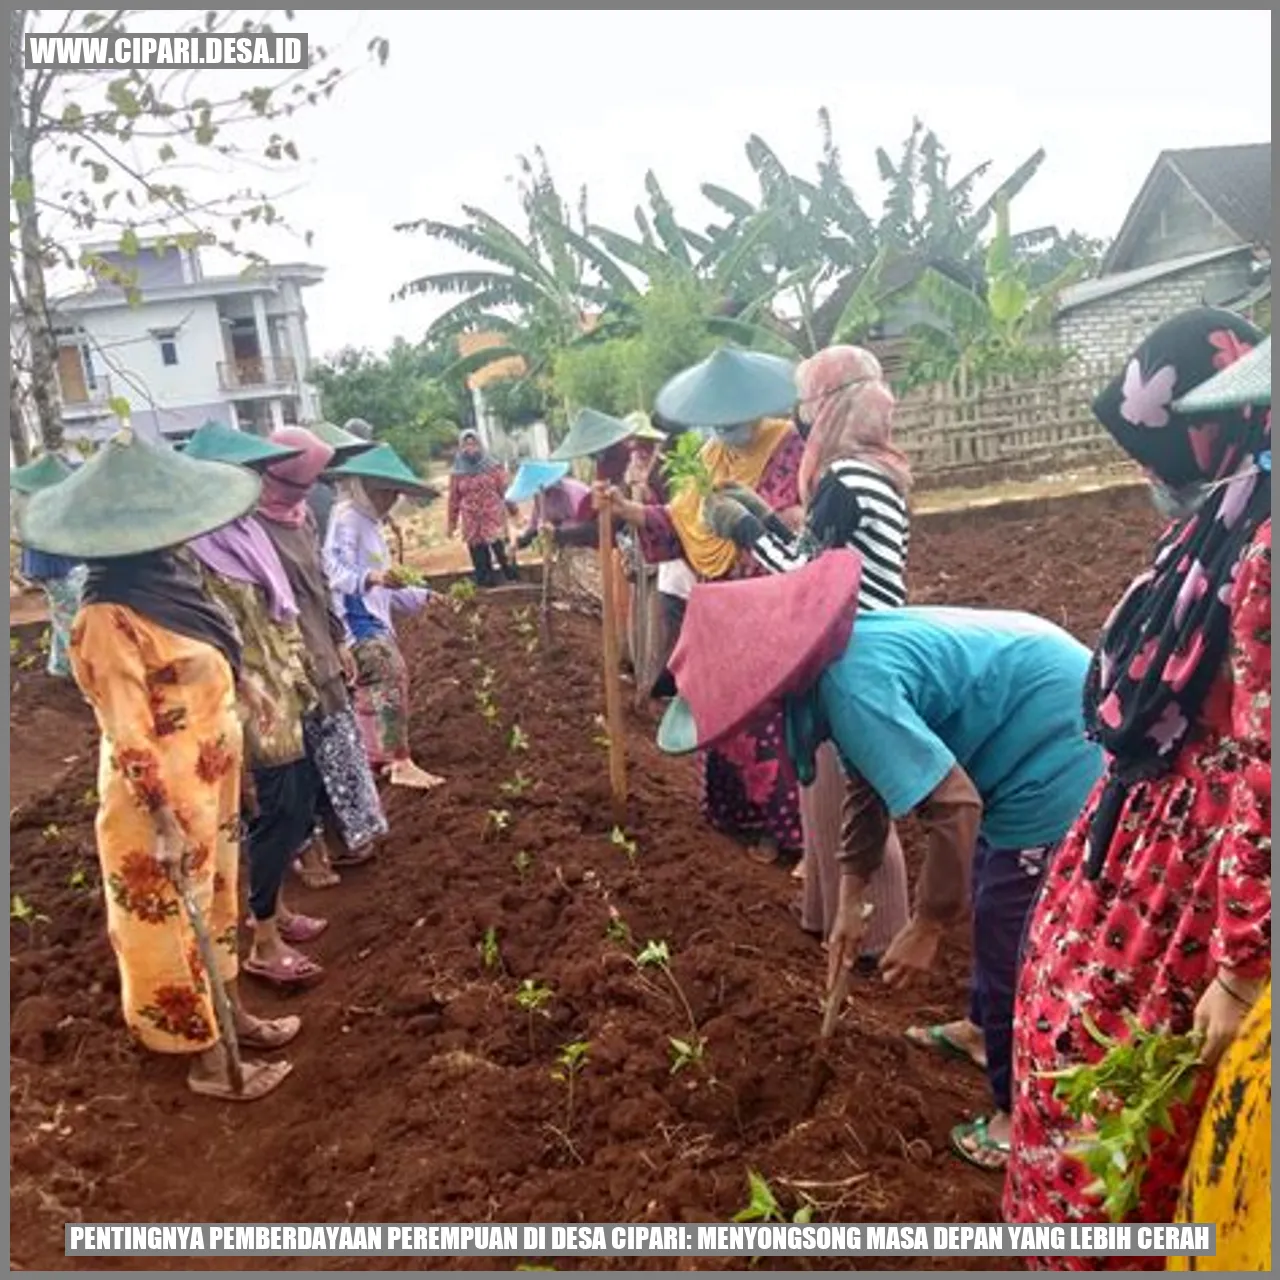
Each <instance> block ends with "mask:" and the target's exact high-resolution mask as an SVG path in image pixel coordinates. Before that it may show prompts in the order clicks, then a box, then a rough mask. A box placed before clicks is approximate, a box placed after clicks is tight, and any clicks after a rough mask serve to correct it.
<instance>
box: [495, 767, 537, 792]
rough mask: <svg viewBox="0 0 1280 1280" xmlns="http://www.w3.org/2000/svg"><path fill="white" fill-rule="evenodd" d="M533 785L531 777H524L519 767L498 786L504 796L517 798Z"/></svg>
mask: <svg viewBox="0 0 1280 1280" xmlns="http://www.w3.org/2000/svg"><path fill="white" fill-rule="evenodd" d="M532 786H533V779H532V778H526V777H525V776H524V774H523V773H521V772H520V770H519V769H517V770H516V772H515V774H514V776H513V777H510V778H508V779H507V781H506V782H504V783H502V785H501V786H500V787H499V788H498V789H499V790H500V791H501V792H502V794H503V795H504V796H506V797H507V798H508V799H511V800H519V799H520V797H521V796H522V795H524V793H525V792H526V791H528V790H529V788H530V787H532Z"/></svg>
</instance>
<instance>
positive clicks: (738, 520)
mask: <svg viewBox="0 0 1280 1280" xmlns="http://www.w3.org/2000/svg"><path fill="white" fill-rule="evenodd" d="M702 518H703V520H704V521H705V522H706V525H707V528H708V529H710V530H711V532H712V533H714V534H715V535H716V537H718V538H728V539H729V540H730V541H731V542H732V543H733V544H734V545H735V546H738V547H742V548H743V549H745V550H750V549H751V548H752V547H753V546H754V545H755V544H756V542H757V541H759V539H760V538H761V537H762V536H763V534H764V525H763V524H762V523H761V522H760V520H759V519H758V518H757V517H756V516H754V515H752V513H751V512H750V511H748V510H747V508H746V507H744V506H743V505H742V503H740V502H739V501H738V500H737V499H736V498H730V497H728V496H727V495H726V494H723V493H713V494H711V495H710V496H709V497H707V498H704V499H703V500H702Z"/></svg>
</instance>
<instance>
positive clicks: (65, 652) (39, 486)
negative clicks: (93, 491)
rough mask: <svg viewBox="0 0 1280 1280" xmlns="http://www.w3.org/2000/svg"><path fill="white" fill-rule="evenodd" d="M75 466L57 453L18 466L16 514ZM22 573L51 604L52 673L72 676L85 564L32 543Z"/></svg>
mask: <svg viewBox="0 0 1280 1280" xmlns="http://www.w3.org/2000/svg"><path fill="white" fill-rule="evenodd" d="M73 470H74V468H73V466H72V465H71V464H70V463H69V462H66V461H65V460H64V459H63V458H62V457H60V456H59V455H58V454H56V453H46V454H45V455H44V456H43V457H40V458H37V459H36V460H35V461H34V462H29V463H28V464H27V465H26V466H25V467H18V468H16V469H15V470H13V471H11V472H10V473H9V489H10V491H11V492H12V493H13V495H14V498H15V499H16V501H15V502H14V504H13V505H14V512H15V514H16V513H17V511H18V510H19V509H20V508H21V506H22V504H23V503H25V502H26V500H27V499H28V498H30V497H31V495H32V494H34V493H39V492H40V491H41V490H43V489H48V488H51V487H52V486H53V485H56V484H60V483H61V482H62V481H63V480H65V479H66V478H67V477H68V476H69V475H70V474H71V473H72V471H73ZM21 568H22V576H23V578H24V579H26V581H28V582H30V583H34V584H35V585H36V586H38V587H39V588H40V589H41V591H43V592H44V598H45V602H46V603H47V604H48V606H49V633H50V634H49V664H48V671H49V674H50V675H51V676H55V677H57V678H58V679H60V680H66V679H69V678H70V676H71V651H70V641H71V624H72V622H74V621H75V616H76V613H77V611H78V610H79V608H80V593H81V591H82V590H83V588H84V580H85V574H86V573H87V570H86V569H85V566H84V565H83V564H81V563H80V562H79V561H78V560H71V559H68V558H67V557H66V556H52V555H46V554H45V553H44V552H43V551H36V550H34V549H33V548H31V547H26V546H24V547H23V548H22V562H21Z"/></svg>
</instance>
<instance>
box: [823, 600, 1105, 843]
mask: <svg viewBox="0 0 1280 1280" xmlns="http://www.w3.org/2000/svg"><path fill="white" fill-rule="evenodd" d="M1088 665H1089V651H1088V650H1087V649H1085V648H1084V646H1083V645H1081V644H1079V643H1078V642H1077V641H1076V640H1074V639H1072V637H1071V636H1069V635H1067V633H1066V632H1065V631H1062V630H1060V629H1059V628H1058V627H1055V626H1054V625H1053V624H1052V623H1049V622H1045V621H1044V620H1043V619H1042V618H1036V617H1033V616H1031V615H1030V614H1025V613H1003V612H996V611H994V610H985V609H946V608H936V609H935V608H910V607H909V608H905V609H885V610H883V611H878V612H873V613H860V614H859V615H858V620H857V623H856V624H855V626H854V629H853V635H852V637H851V638H850V641H849V645H848V647H847V648H846V649H845V652H844V654H843V656H841V657H840V658H838V659H837V660H836V661H835V662H834V663H833V664H832V665H831V666H829V667H828V668H827V669H826V671H824V672H823V675H822V679H821V681H820V683H819V686H818V696H819V700H820V702H821V705H822V709H823V711H824V713H825V718H826V721H827V723H828V726H829V728H830V732H831V737H832V739H833V740H834V742H835V744H836V746H837V748H838V749H839V751H840V754H841V755H842V756H843V757H844V761H845V764H846V766H847V767H848V768H850V769H851V770H853V771H855V772H857V773H859V774H861V775H862V777H863V778H865V779H866V781H867V782H868V783H869V784H870V785H871V786H872V787H873V788H874V789H875V790H876V792H877V793H878V794H879V795H880V798H881V799H882V800H883V801H884V802H885V805H886V806H887V807H888V809H889V811H890V812H891V813H892V815H893V816H894V817H895V818H900V817H902V816H904V815H905V814H907V813H910V812H911V810H912V809H914V808H915V807H916V806H917V805H918V804H920V802H921V801H923V800H924V799H925V798H926V797H927V796H928V795H929V794H930V792H932V791H933V790H934V788H935V787H937V785H938V784H939V783H940V782H941V781H942V779H943V778H944V777H946V775H947V773H949V772H950V770H951V769H952V767H953V766H955V765H957V764H958V765H959V766H960V767H961V768H962V769H963V770H964V771H965V773H967V774H968V775H969V777H970V779H972V781H973V784H974V786H975V787H976V788H977V790H978V793H979V795H981V797H982V805H983V815H982V832H983V834H984V835H985V836H986V838H987V839H988V840H989V841H990V842H991V843H992V844H993V845H994V846H995V847H996V848H1005V849H1021V848H1029V847H1032V846H1036V845H1045V844H1052V843H1055V842H1056V841H1058V840H1060V839H1061V838H1062V837H1063V836H1064V835H1065V834H1066V832H1067V829H1068V828H1069V827H1070V826H1071V824H1072V822H1074V821H1075V818H1076V815H1077V814H1078V813H1079V812H1080V809H1081V808H1082V806H1083V805H1084V802H1085V799H1086V798H1087V796H1088V794H1089V791H1090V789H1091V788H1092V786H1093V784H1094V782H1095V780H1096V779H1097V777H1098V775H1099V773H1100V772H1101V770H1102V754H1101V751H1100V750H1099V748H1098V747H1097V746H1095V745H1094V744H1093V743H1090V742H1088V741H1087V740H1086V739H1085V736H1084V718H1083V713H1082V710H1081V692H1082V689H1083V686H1084V677H1085V671H1086V669H1087V668H1088Z"/></svg>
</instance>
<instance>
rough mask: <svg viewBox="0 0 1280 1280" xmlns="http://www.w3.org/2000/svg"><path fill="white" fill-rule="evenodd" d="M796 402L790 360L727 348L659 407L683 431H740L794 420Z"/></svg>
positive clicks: (672, 388) (673, 384) (680, 376)
mask: <svg viewBox="0 0 1280 1280" xmlns="http://www.w3.org/2000/svg"><path fill="white" fill-rule="evenodd" d="M796 398H797V397H796V383H795V366H794V365H793V364H792V363H791V362H790V361H789V360H783V359H782V358H781V357H779V356H770V355H765V354H764V353H763V352H760V351H739V350H737V349H736V348H734V347H721V348H720V349H719V350H718V351H715V352H713V353H712V354H711V355H710V356H708V357H707V358H706V359H705V360H703V361H701V363H699V364H695V365H694V366H693V367H692V368H690V369H685V370H684V371H683V372H682V373H677V374H676V376H675V377H674V378H672V379H671V380H670V381H669V382H668V383H667V384H666V385H665V386H664V387H663V388H662V390H661V391H659V392H658V394H657V396H656V398H655V399H654V402H653V407H654V410H655V411H656V412H657V414H658V416H659V417H660V418H662V419H664V420H665V421H667V422H670V423H673V424H674V425H676V426H680V427H736V426H740V425H742V424H743V423H747V422H756V421H758V420H759V419H761V418H772V417H778V416H780V415H783V414H788V413H790V412H791V410H792V409H793V408H795V403H796Z"/></svg>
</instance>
